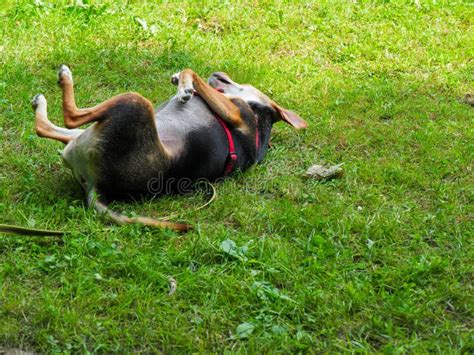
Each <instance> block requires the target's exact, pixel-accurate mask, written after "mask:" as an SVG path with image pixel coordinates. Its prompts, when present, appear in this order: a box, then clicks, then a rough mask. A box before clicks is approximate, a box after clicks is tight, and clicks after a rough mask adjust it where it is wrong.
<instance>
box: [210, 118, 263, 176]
mask: <svg viewBox="0 0 474 355" xmlns="http://www.w3.org/2000/svg"><path fill="white" fill-rule="evenodd" d="M214 117H215V118H216V120H217V122H219V123H220V124H221V126H222V128H223V129H224V132H225V135H226V136H227V142H228V143H229V156H228V158H227V162H226V164H225V168H224V176H227V175H229V174H230V173H231V172H233V171H234V168H235V165H236V164H237V152H236V151H235V144H234V138H233V137H232V133H231V131H230V129H229V127H227V125H226V124H225V122H224V120H223V119H222V118H220V117H219V116H218V115H217V114H215V113H214ZM259 148H260V142H259V137H258V116H257V115H255V149H256V150H257V156H258V149H259Z"/></svg>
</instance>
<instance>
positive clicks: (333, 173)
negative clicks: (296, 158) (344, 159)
mask: <svg viewBox="0 0 474 355" xmlns="http://www.w3.org/2000/svg"><path fill="white" fill-rule="evenodd" d="M342 165H344V163H341V164H337V165H333V166H330V167H329V168H325V167H324V166H322V165H312V166H310V167H309V169H308V170H307V171H306V177H309V178H313V179H317V180H330V179H335V178H340V177H342V176H343V175H344V171H343V170H342V168H341V167H342Z"/></svg>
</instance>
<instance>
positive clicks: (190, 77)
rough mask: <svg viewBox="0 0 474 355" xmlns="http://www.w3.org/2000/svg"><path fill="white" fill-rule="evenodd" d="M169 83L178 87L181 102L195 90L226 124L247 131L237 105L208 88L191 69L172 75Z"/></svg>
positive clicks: (187, 98) (210, 87) (185, 100)
mask: <svg viewBox="0 0 474 355" xmlns="http://www.w3.org/2000/svg"><path fill="white" fill-rule="evenodd" d="M171 82H172V83H173V84H175V85H178V96H179V99H180V101H181V102H187V101H189V99H190V98H191V97H192V93H193V92H194V90H195V91H196V93H197V94H198V95H199V96H201V97H202V99H203V100H204V101H205V102H206V103H207V104H208V105H209V107H210V108H211V109H212V110H213V111H214V112H215V113H216V114H218V115H219V116H220V117H221V118H222V119H223V120H224V121H226V123H228V124H229V125H231V126H232V127H234V128H238V129H241V130H247V129H248V127H247V124H246V123H245V121H244V120H243V119H242V116H241V115H240V109H239V108H238V107H237V105H235V104H234V103H233V102H232V101H231V100H230V99H229V98H228V97H226V96H225V95H224V94H222V93H220V92H219V91H217V90H216V89H214V88H213V87H212V86H210V85H209V84H208V83H207V82H205V81H204V80H203V79H202V78H201V77H200V76H199V75H197V74H196V73H195V72H194V71H193V70H192V69H185V70H183V71H182V72H180V73H178V74H174V75H173V77H172V78H171Z"/></svg>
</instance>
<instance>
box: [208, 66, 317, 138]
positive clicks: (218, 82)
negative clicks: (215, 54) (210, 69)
mask: <svg viewBox="0 0 474 355" xmlns="http://www.w3.org/2000/svg"><path fill="white" fill-rule="evenodd" d="M208 82H209V85H211V86H212V87H213V88H214V89H216V90H218V91H220V92H222V93H223V94H225V95H228V96H229V97H238V98H241V99H242V100H244V101H245V102H247V104H248V105H249V106H250V107H251V108H252V110H253V111H260V112H267V113H268V114H269V117H270V118H271V120H272V123H275V122H278V121H284V122H286V123H288V124H289V125H291V126H293V127H294V128H296V129H301V128H306V127H307V126H308V124H307V123H306V121H305V120H303V119H302V118H301V117H300V116H298V115H297V114H296V113H294V112H292V111H290V110H287V109H285V108H283V107H281V106H280V105H278V104H277V103H276V102H275V101H273V100H272V99H270V98H269V97H268V96H267V95H265V94H264V93H262V92H261V91H260V90H258V89H256V88H254V87H253V86H252V85H248V84H238V83H236V82H235V81H232V79H231V78H229V76H228V75H227V74H226V73H223V72H216V73H213V74H212V75H211V77H210V78H209V79H208Z"/></svg>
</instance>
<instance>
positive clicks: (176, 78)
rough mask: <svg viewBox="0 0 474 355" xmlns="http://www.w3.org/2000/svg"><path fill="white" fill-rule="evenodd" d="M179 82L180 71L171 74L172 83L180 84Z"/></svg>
mask: <svg viewBox="0 0 474 355" xmlns="http://www.w3.org/2000/svg"><path fill="white" fill-rule="evenodd" d="M178 83H179V72H177V73H174V74H173V75H171V84H173V85H178Z"/></svg>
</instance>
